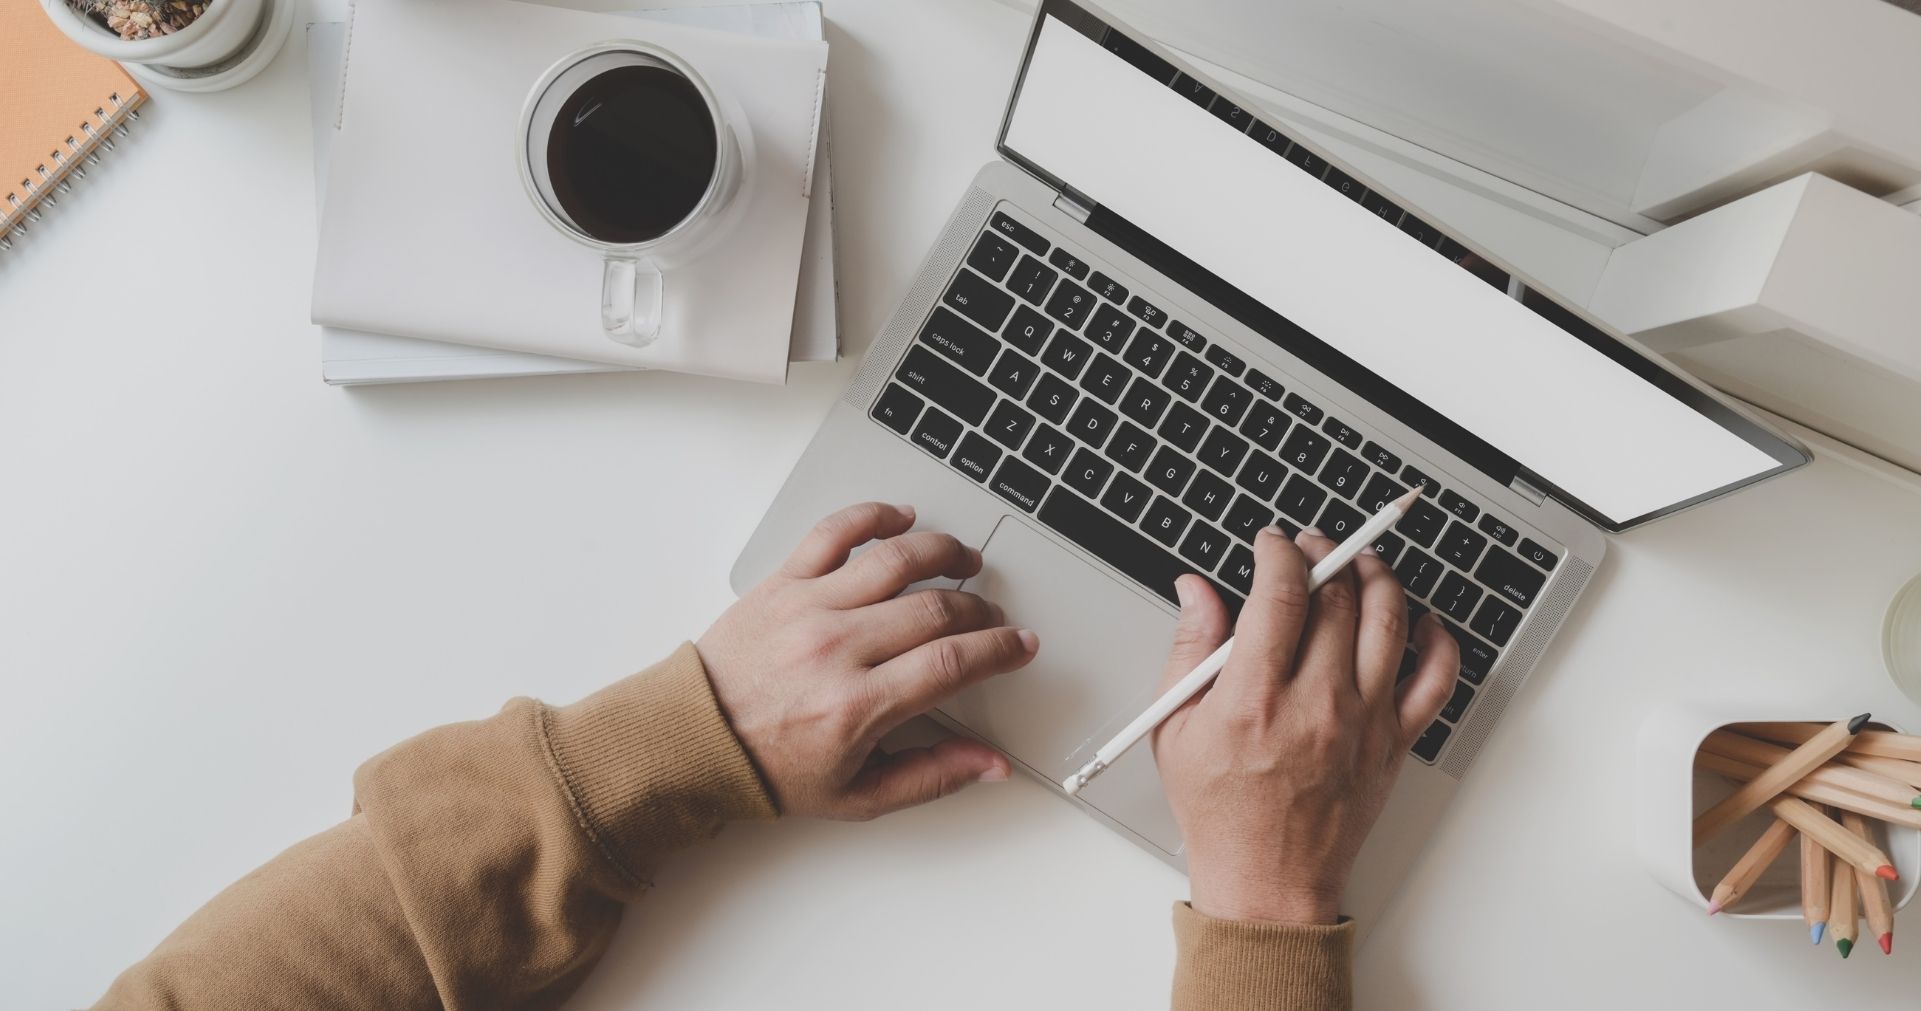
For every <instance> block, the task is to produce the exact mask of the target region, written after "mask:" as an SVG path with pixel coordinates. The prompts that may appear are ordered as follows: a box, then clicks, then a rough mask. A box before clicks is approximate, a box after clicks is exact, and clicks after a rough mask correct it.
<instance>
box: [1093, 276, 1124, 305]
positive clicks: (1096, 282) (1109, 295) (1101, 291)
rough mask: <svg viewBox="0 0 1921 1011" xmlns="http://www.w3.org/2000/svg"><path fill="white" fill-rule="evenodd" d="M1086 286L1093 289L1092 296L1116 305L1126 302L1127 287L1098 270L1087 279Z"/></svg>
mask: <svg viewBox="0 0 1921 1011" xmlns="http://www.w3.org/2000/svg"><path fill="white" fill-rule="evenodd" d="M1087 286H1088V287H1089V288H1092V289H1094V294H1096V295H1099V296H1100V297H1102V298H1104V299H1106V300H1108V301H1109V302H1113V303H1115V304H1116V305H1118V304H1120V303H1122V302H1125V301H1127V286H1126V285H1124V284H1122V283H1120V282H1119V281H1116V280H1114V279H1113V278H1111V277H1108V276H1107V275H1106V274H1103V273H1101V272H1100V271H1098V270H1097V271H1095V272H1094V276H1093V277H1090V278H1088V279H1087Z"/></svg>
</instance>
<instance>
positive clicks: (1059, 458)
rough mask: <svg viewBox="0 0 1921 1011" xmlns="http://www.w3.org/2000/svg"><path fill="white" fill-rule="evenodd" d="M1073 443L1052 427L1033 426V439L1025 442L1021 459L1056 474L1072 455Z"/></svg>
mask: <svg viewBox="0 0 1921 1011" xmlns="http://www.w3.org/2000/svg"><path fill="white" fill-rule="evenodd" d="M1073 451H1074V443H1073V442H1072V441H1071V440H1069V439H1068V437H1067V436H1066V435H1064V434H1062V432H1061V430H1060V429H1058V428H1055V427H1054V426H1052V425H1036V426H1034V437H1033V438H1031V439H1029V440H1027V448H1026V449H1023V450H1021V459H1023V460H1026V461H1027V462H1028V463H1031V464H1033V465H1034V466H1036V467H1039V468H1040V469H1042V470H1044V471H1046V472H1048V473H1049V474H1058V473H1060V472H1061V467H1063V466H1065V465H1066V463H1067V457H1068V456H1069V455H1070V454H1071V453H1073Z"/></svg>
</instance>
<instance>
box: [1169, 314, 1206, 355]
mask: <svg viewBox="0 0 1921 1011" xmlns="http://www.w3.org/2000/svg"><path fill="white" fill-rule="evenodd" d="M1167 335H1168V336H1169V337H1172V338H1174V339H1175V340H1177V341H1180V342H1181V346H1183V347H1185V348H1187V349H1188V350H1189V351H1202V350H1205V349H1206V348H1207V338H1205V337H1202V336H1201V335H1200V333H1199V332H1197V331H1196V330H1195V329H1194V328H1193V327H1191V326H1188V325H1187V324H1185V323H1182V322H1181V321H1180V320H1175V321H1174V322H1172V323H1169V324H1167Z"/></svg>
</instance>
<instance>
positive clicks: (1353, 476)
mask: <svg viewBox="0 0 1921 1011" xmlns="http://www.w3.org/2000/svg"><path fill="white" fill-rule="evenodd" d="M1367 475H1368V469H1367V464H1365V463H1362V462H1361V458H1360V457H1358V456H1355V455H1354V454H1352V453H1349V452H1347V451H1346V450H1341V449H1337V450H1335V451H1334V453H1333V455H1332V456H1329V457H1328V458H1327V466H1325V467H1322V468H1321V477H1320V481H1321V484H1323V485H1325V486H1326V487H1327V489H1328V490H1329V491H1331V492H1333V493H1334V494H1336V495H1339V496H1341V497H1342V498H1353V497H1354V496H1355V495H1357V494H1359V493H1360V491H1361V482H1363V481H1365V480H1367ZM1390 501H1392V500H1390Z"/></svg>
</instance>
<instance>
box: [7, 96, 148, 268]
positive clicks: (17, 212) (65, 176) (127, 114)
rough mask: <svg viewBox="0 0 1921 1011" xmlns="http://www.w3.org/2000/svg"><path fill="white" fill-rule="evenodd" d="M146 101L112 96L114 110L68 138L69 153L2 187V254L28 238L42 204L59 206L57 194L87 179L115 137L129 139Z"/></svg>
mask: <svg viewBox="0 0 1921 1011" xmlns="http://www.w3.org/2000/svg"><path fill="white" fill-rule="evenodd" d="M145 98H146V96H145V95H142V94H138V93H136V94H135V95H134V96H133V98H132V99H131V100H129V99H126V98H122V97H121V95H120V93H119V92H117V91H116V92H114V93H113V94H111V95H108V96H107V102H108V103H109V104H110V105H112V106H113V108H112V110H111V111H109V110H108V109H107V108H106V107H105V106H102V107H100V108H97V109H95V110H93V118H94V119H95V120H98V121H99V125H97V126H96V125H95V124H94V122H93V121H92V120H88V121H85V122H82V123H81V124H80V128H79V132H78V134H77V135H69V136H68V137H67V139H66V144H65V150H59V149H56V150H54V151H50V152H48V154H47V160H46V161H44V162H41V163H40V164H38V165H36V166H34V169H33V173H34V175H33V176H29V177H27V178H25V179H21V180H19V182H18V183H17V184H14V185H5V184H0V190H4V192H5V193H6V203H5V205H4V206H0V211H4V212H5V213H4V214H0V250H8V249H12V248H13V236H14V235H16V234H18V235H25V234H27V223H28V222H30V221H31V222H36V223H37V222H39V220H40V205H41V204H46V205H47V206H49V207H51V206H54V205H57V204H58V203H59V202H60V201H59V200H58V198H56V197H55V195H54V194H56V193H67V192H70V191H71V190H72V189H73V180H74V179H75V178H80V179H85V178H86V177H87V168H88V166H92V165H98V164H100V152H101V151H103V150H104V151H112V150H113V149H114V143H113V138H114V137H123V138H124V137H126V136H127V124H128V123H129V122H134V121H137V120H139V119H140V110H139V108H138V106H139V105H140V103H141V101H143V100H144V99H145ZM35 176H37V177H38V178H35Z"/></svg>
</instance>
